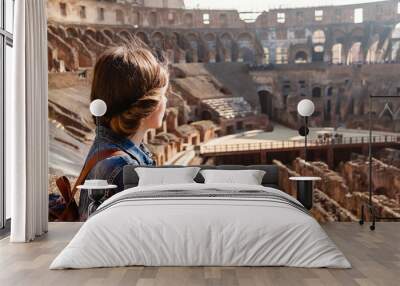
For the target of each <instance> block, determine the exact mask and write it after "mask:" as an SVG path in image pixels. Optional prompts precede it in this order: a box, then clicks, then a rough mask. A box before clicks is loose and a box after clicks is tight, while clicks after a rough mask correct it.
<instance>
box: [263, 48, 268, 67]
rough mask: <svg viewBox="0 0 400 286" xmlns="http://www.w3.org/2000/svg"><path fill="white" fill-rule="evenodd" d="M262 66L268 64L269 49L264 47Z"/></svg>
mask: <svg viewBox="0 0 400 286" xmlns="http://www.w3.org/2000/svg"><path fill="white" fill-rule="evenodd" d="M264 64H269V49H268V48H267V47H264Z"/></svg>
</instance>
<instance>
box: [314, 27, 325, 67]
mask: <svg viewBox="0 0 400 286" xmlns="http://www.w3.org/2000/svg"><path fill="white" fill-rule="evenodd" d="M311 41H312V43H313V50H312V61H313V62H322V61H323V60H324V55H325V43H326V35H325V32H324V31H323V30H321V29H319V30H315V31H314V32H313V34H312V37H311Z"/></svg>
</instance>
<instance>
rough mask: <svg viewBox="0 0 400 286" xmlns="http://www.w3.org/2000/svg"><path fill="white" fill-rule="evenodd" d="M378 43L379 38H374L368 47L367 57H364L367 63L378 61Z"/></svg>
mask: <svg viewBox="0 0 400 286" xmlns="http://www.w3.org/2000/svg"><path fill="white" fill-rule="evenodd" d="M378 45H379V40H376V41H374V42H373V43H372V44H371V45H370V47H369V48H368V51H367V57H366V59H365V60H366V62H367V63H369V64H371V63H377V62H378V60H379V58H378V57H379V55H378Z"/></svg>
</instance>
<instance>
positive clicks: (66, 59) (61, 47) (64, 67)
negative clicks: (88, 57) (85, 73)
mask: <svg viewBox="0 0 400 286" xmlns="http://www.w3.org/2000/svg"><path fill="white" fill-rule="evenodd" d="M47 39H48V45H49V46H50V47H52V48H53V49H52V59H53V66H56V69H57V70H58V71H75V70H77V69H78V67H79V59H78V52H77V51H76V50H75V49H74V48H73V47H72V46H70V45H69V44H68V43H67V42H65V41H64V39H62V38H61V37H60V36H58V35H57V34H55V33H53V32H52V31H51V30H48V31H47ZM55 61H56V62H57V63H55Z"/></svg>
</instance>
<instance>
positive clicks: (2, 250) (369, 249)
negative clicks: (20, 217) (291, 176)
mask: <svg viewBox="0 0 400 286" xmlns="http://www.w3.org/2000/svg"><path fill="white" fill-rule="evenodd" d="M79 227H80V223H50V231H49V233H48V234H47V235H45V236H43V237H42V238H40V239H38V240H36V241H34V242H33V243H29V244H10V243H9V242H8V238H6V239H3V240H1V241H0V285H2V286H17V285H29V286H35V285H40V286H42V285H56V286H62V285H68V286H75V285H76V286H78V285H79V286H87V285H96V286H100V285H107V286H109V285H136V286H162V285H165V286H181V285H185V286H186V285H190V286H192V285H193V286H197V285H198V286H212V285H226V286H263V285H274V286H276V285H289V286H292V285H296V286H297V285H299V286H301V285H328V286H331V285H333V286H334V285H346V286H352V285H358V286H360V285H368V286H370V285H382V286H392V285H393V286H394V285H396V286H397V285H399V273H400V224H399V223H395V222H392V223H389V222H387V223H378V224H377V229H376V231H374V232H371V231H370V230H369V229H368V225H364V226H360V225H358V224H357V223H340V222H338V223H330V224H327V225H324V226H323V227H324V229H325V230H326V231H327V233H328V234H329V236H330V237H331V238H332V240H333V241H334V242H335V243H336V244H337V245H338V247H339V248H340V249H341V250H342V251H343V252H344V254H345V255H346V257H347V258H348V259H349V260H350V262H351V263H352V265H353V268H352V269H348V270H343V269H304V268H288V267H124V268H106V269H105V268H103V269H87V270H61V271H60V270H52V271H50V270H48V267H49V264H50V263H51V261H52V260H53V259H54V257H55V256H56V255H57V254H58V253H59V252H60V251H61V249H62V248H63V247H65V245H66V244H67V243H68V241H69V240H70V239H71V238H72V236H73V235H74V234H75V233H76V231H77V230H78V229H79Z"/></svg>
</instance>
